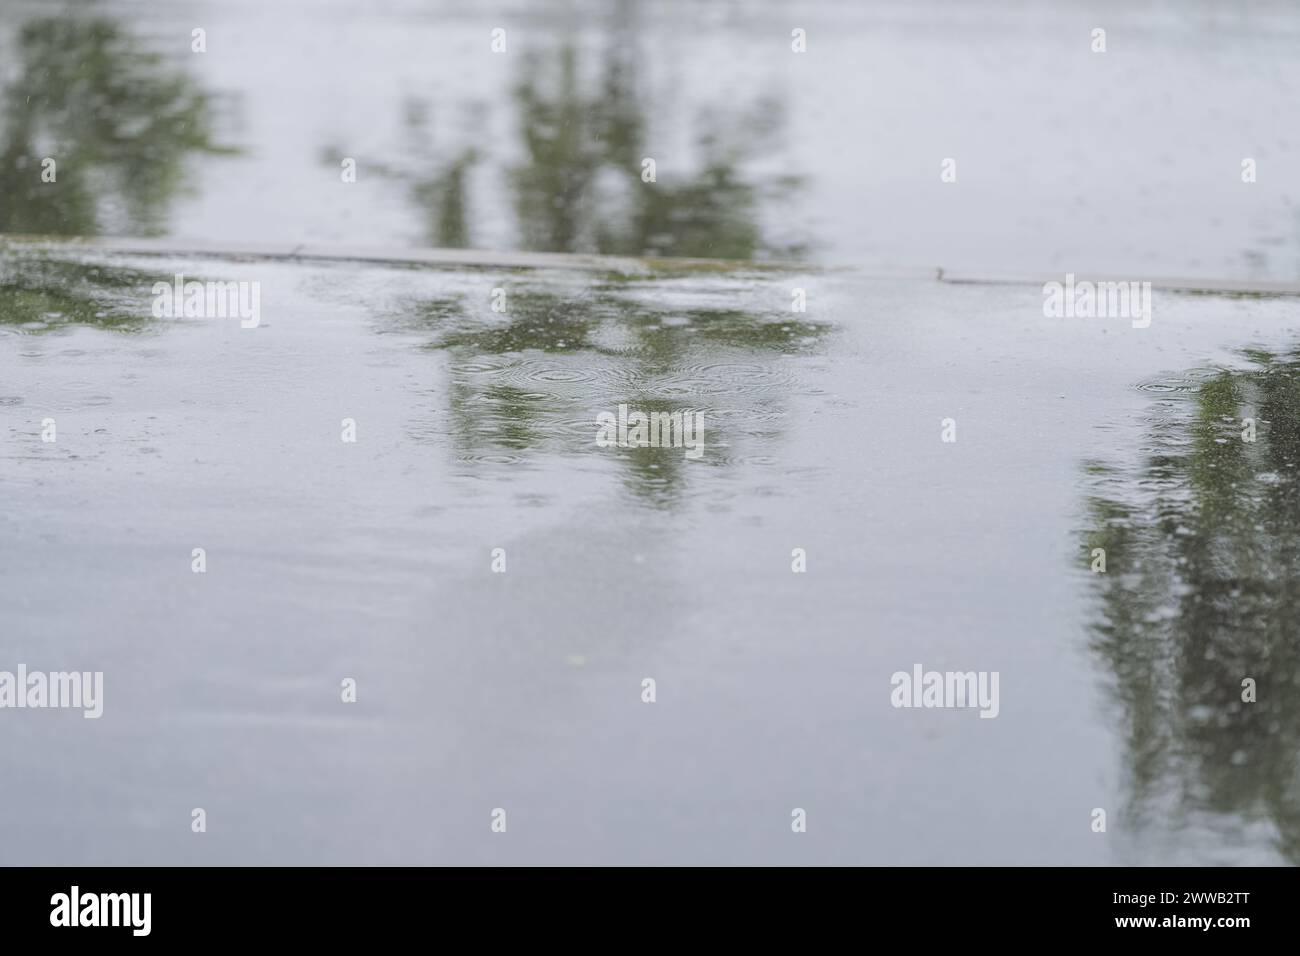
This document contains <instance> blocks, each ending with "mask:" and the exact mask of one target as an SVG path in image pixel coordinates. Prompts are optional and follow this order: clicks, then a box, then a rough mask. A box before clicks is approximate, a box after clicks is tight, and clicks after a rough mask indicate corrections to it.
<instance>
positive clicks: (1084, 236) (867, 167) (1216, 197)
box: [0, 0, 1300, 280]
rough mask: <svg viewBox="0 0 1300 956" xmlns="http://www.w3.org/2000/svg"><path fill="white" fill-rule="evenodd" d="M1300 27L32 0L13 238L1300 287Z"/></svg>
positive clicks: (0, 195) (1232, 19)
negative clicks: (1103, 43) (42, 167)
mask: <svg viewBox="0 0 1300 956" xmlns="http://www.w3.org/2000/svg"><path fill="white" fill-rule="evenodd" d="M195 27H202V28H203V29H205V30H206V31H207V52H206V53H201V54H200V53H193V52H191V49H190V45H191V40H190V33H191V30H192V29H193V28H195ZM498 27H500V28H504V29H505V30H506V51H505V52H504V53H493V52H492V50H491V46H490V39H491V31H492V30H493V29H494V28H498ZM796 27H799V28H802V29H805V30H806V31H807V36H808V50H807V52H806V53H803V54H796V53H793V52H792V51H791V39H790V34H791V30H792V29H794V28H796ZM1095 27H1102V28H1104V29H1105V30H1106V31H1107V50H1106V52H1105V53H1104V54H1097V53H1093V52H1092V50H1091V43H1092V39H1091V31H1092V30H1093V29H1094V28H1095ZM1298 40H1300V9H1297V8H1296V7H1295V5H1294V4H1291V3H1286V2H1274V3H1261V2H1251V3H1235V4H1225V3H1211V2H1195V0H1193V2H1183V0H1178V2H1173V0H1170V2H1152V3H1142V4H1134V3H1129V2H1119V0H1114V2H1101V3H1090V4H1075V3H1066V2H1046V3H1042V2H1040V3H1030V2H1007V0H997V2H988V3H980V4H969V3H963V2H957V0H909V2H880V3H839V2H834V3H830V2H812V3H798V4H795V3H786V2H775V0H758V2H746V3H738V2H729V0H712V2H710V0H699V2H687V0H670V2H645V3H633V2H630V0H619V2H608V3H605V2H589V3H581V2H561V0H536V2H526V3H525V2H515V3H475V4H464V3H461V2H456V0H449V2H440V0H374V2H367V3H353V2H350V0H346V2H345V0H276V2H264V0H222V2H189V0H179V2H173V0H168V2H154V0H101V2H80V3H60V4H53V5H52V4H50V3H48V2H36V0H3V2H0V85H3V95H0V119H2V120H3V125H2V126H0V129H2V130H3V133H2V135H3V151H2V152H0V184H3V188H0V231H9V232H21V231H25V232H32V231H41V232H58V233H82V234H85V233H92V232H104V233H114V234H123V233H150V234H155V233H156V234H168V235H177V236H187V237H192V238H206V239H233V240H245V241H247V240H251V239H286V240H290V241H302V240H308V239H330V240H345V241H354V242H394V241H396V242H402V243H413V244H421V245H437V246H453V247H464V246H470V247H477V248H486V249H518V248H528V249H543V250H555V251H602V252H618V253H641V252H646V253H658V254H666V255H687V256H718V257H732V258H746V259H748V258H807V259H809V260H812V261H818V262H830V263H851V264H865V265H887V266H888V265H893V266H925V267H934V266H937V265H941V266H944V267H947V268H949V269H970V270H983V271H1003V272H1006V271H1015V272H1029V273H1036V272H1053V273H1055V272H1065V271H1074V272H1087V271H1090V270H1093V271H1096V270H1101V271H1107V270H1109V271H1120V272H1125V273H1133V274H1141V275H1144V276H1151V275H1154V276H1160V275H1179V276H1185V275H1192V276H1213V277H1228V278H1257V279H1258V278H1272V279H1288V280H1291V279H1296V278H1300V209H1298V208H1297V205H1296V198H1297V197H1296V192H1295V185H1294V175H1293V171H1294V170H1295V169H1296V168H1297V166H1300V137H1297V135H1296V133H1295V130H1296V129H1298V128H1300V62H1297V60H1296V58H1295V56H1294V55H1293V53H1294V50H1295V47H1296V43H1297V41H1298ZM59 154H62V155H63V156H64V157H65V162H64V163H63V165H62V167H61V174H60V179H59V183H58V186H57V189H58V193H59V201H58V202H57V203H51V202H49V201H48V198H47V199H46V200H45V201H42V202H40V203H36V202H34V201H33V200H34V193H33V190H35V189H37V188H38V187H41V186H43V185H47V184H41V183H40V182H39V180H38V179H36V178H34V177H33V175H32V174H31V170H32V169H33V168H36V167H35V166H34V165H33V164H38V163H39V159H40V158H41V157H44V156H46V155H55V156H57V155H59ZM344 157H352V158H354V159H355V160H356V161H357V170H358V177H357V182H356V183H353V184H347V185H345V184H343V183H342V182H341V181H340V163H341V161H342V159H343V158H344ZM645 157H651V158H654V159H655V160H656V164H657V174H658V183H657V186H656V188H655V189H646V188H643V184H642V183H641V181H640V178H639V176H640V171H641V160H642V159H643V158H645ZM1247 157H1249V158H1253V159H1254V160H1255V161H1256V163H1257V168H1258V180H1257V182H1255V183H1253V184H1245V183H1243V182H1242V181H1241V162H1242V159H1243V158H1247ZM946 158H953V159H955V160H956V161H957V171H958V179H957V182H956V183H943V182H941V181H940V175H939V173H940V164H941V162H942V161H943V160H944V159H946ZM49 191H50V190H48V189H46V190H45V192H46V193H48V192H49Z"/></svg>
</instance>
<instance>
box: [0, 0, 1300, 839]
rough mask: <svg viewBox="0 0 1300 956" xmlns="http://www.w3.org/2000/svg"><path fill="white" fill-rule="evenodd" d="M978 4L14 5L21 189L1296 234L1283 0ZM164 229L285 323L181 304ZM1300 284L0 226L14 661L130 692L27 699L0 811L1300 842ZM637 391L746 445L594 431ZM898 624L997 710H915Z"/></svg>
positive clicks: (946, 247) (501, 209)
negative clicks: (692, 449)
mask: <svg viewBox="0 0 1300 956" xmlns="http://www.w3.org/2000/svg"><path fill="white" fill-rule="evenodd" d="M974 6H975V5H967V4H958V3H916V4H911V3H909V4H903V3H897V4H875V5H861V6H859V5H851V4H843V5H841V4H812V5H798V6H797V7H795V6H794V5H786V4H777V3H769V4H745V5H743V6H741V5H736V4H722V3H698V4H685V3H668V4H635V5H633V4H591V5H577V4H574V5H565V4H540V3H539V4H515V5H504V6H499V7H492V6H484V7H483V8H482V9H479V8H478V7H477V6H475V7H474V8H472V9H469V10H467V9H465V8H464V7H463V5H459V4H438V3H433V2H427V3H417V2H414V0H406V2H383V3H372V4H355V5H354V4H345V3H325V2H322V3H299V2H281V3H245V2H242V0H241V2H231V3H220V4H218V3H208V4H203V3H194V4H187V3H166V4H163V3H155V2H133V3H127V2H105V3H85V4H73V5H69V6H68V7H51V6H50V5H48V4H35V3H27V2H14V0H0V76H2V78H3V91H2V92H0V110H3V114H2V117H0V118H2V120H3V122H2V123H0V136H2V137H3V139H2V140H0V147H2V148H0V229H2V230H4V231H7V232H16V233H56V234H83V235H85V234H107V235H141V234H144V235H164V236H168V235H170V236H178V237H197V238H201V239H232V240H240V241H249V240H257V241H263V240H267V239H279V240H284V241H288V242H299V241H309V240H312V239H324V240H341V241H348V242H356V243H371V242H373V243H391V242H404V243H412V244H419V245H429V244H433V245H440V246H452V247H461V246H464V247H482V248H500V249H519V248H524V249H536V250H549V251H579V252H588V251H598V252H611V253H620V254H638V253H650V254H657V255H687V256H720V257H734V258H740V259H747V258H754V259H775V258H781V259H806V260H807V261H808V262H809V263H851V264H857V265H862V266H876V265H895V266H933V265H936V264H943V265H947V266H949V267H952V268H957V267H964V268H970V269H991V270H1000V271H1018V272H1023V271H1033V270H1047V271H1052V270H1056V271H1059V272H1064V271H1066V270H1067V269H1070V270H1073V271H1084V270H1086V269H1089V268H1096V269H1105V268H1114V269H1117V270H1121V271H1124V272H1129V273H1138V274H1141V273H1142V272H1143V271H1145V270H1150V271H1151V273H1152V274H1161V273H1182V274H1191V275H1208V276H1214V277H1238V278H1276V279H1294V278H1296V274H1297V271H1300V270H1298V269H1297V256H1296V240H1297V228H1296V225H1297V224H1296V213H1295V209H1294V208H1293V206H1292V203H1291V199H1290V194H1289V193H1288V189H1291V188H1293V187H1291V186H1290V185H1289V184H1288V183H1287V181H1286V176H1285V174H1284V173H1283V172H1282V170H1283V169H1288V168H1289V169H1294V168H1295V163H1294V160H1295V159H1296V156H1295V149H1296V143H1295V141H1294V137H1293V135H1292V133H1291V131H1292V130H1294V129H1295V128H1296V124H1295V122H1294V120H1295V118H1296V115H1295V114H1296V110H1297V99H1296V97H1295V96H1294V95H1293V94H1294V93H1295V92H1296V76H1297V70H1298V69H1300V67H1298V66H1297V65H1295V63H1294V58H1293V57H1291V56H1290V51H1291V50H1293V49H1294V45H1295V40H1296V32H1297V14H1296V13H1295V12H1294V10H1293V8H1292V7H1290V6H1287V5H1281V4H1278V5H1263V4H1252V5H1244V6H1232V7H1227V6H1223V7H1220V6H1217V5H1210V4H1198V3H1179V4H1149V5H1143V6H1141V7H1132V6H1131V5H1128V4H1118V3H1117V4H1113V5H1111V4H1101V5H1091V6H1090V7H1089V8H1088V9H1087V10H1086V11H1083V10H1082V9H1081V8H1079V7H1076V6H1075V5H1069V4H1030V3H1024V4H1013V3H991V4H981V5H979V9H978V10H977V9H974ZM69 11H71V12H69ZM1097 25H1101V26H1104V27H1105V28H1106V29H1107V30H1108V43H1109V51H1108V52H1107V53H1106V54H1105V55H1101V56H1098V55H1094V54H1092V53H1091V52H1089V50H1088V40H1089V34H1090V30H1091V28H1092V27H1093V26H1097ZM195 26H202V27H204V28H205V29H207V31H208V52H207V53H206V54H193V53H191V52H190V51H189V42H190V40H189V37H190V33H189V31H190V30H191V29H192V28H193V27H195ZM497 26H504V27H505V28H506V29H507V31H508V33H507V37H508V39H507V44H508V52H507V53H506V54H500V55H498V54H492V53H491V52H490V49H489V37H490V31H491V29H492V28H494V27H497ZM795 26H802V27H804V28H806V29H807V30H808V35H809V52H808V53H807V54H803V55H795V54H792V53H791V52H790V49H789V31H790V29H792V28H793V27H795ZM47 155H55V156H60V157H67V159H66V160H63V159H61V160H60V164H59V179H58V182H57V184H41V183H40V182H39V166H40V160H41V158H43V157H44V156H47ZM645 155H648V156H653V157H655V158H656V160H657V163H658V174H659V182H658V183H657V184H656V188H655V189H653V190H651V189H648V188H644V187H643V184H642V183H641V182H640V179H639V172H640V158H641V157H642V156H645ZM342 156H353V157H355V158H356V159H357V161H358V171H359V175H358V181H357V182H356V183H355V184H343V183H341V182H340V179H339V161H340V158H341V157H342ZM947 156H953V157H955V158H957V159H958V163H959V167H958V168H959V178H958V182H957V183H956V184H943V183H941V182H940V181H939V175H938V174H939V163H940V160H941V159H942V158H944V157H947ZM1243 156H1254V157H1256V158H1257V159H1258V160H1259V168H1260V178H1259V182H1258V183H1256V184H1253V185H1246V184H1243V183H1241V181H1240V160H1241V158H1242V157H1243ZM46 186H49V187H51V188H48V189H46V188H44V187H46ZM177 272H183V273H184V274H185V275H186V276H187V277H190V278H200V279H203V278H210V279H222V280H246V281H257V282H259V283H260V287H261V290H262V312H263V324H262V325H261V326H260V327H259V328H258V329H256V330H254V331H251V332H250V331H249V330H243V329H240V328H239V326H238V323H237V322H235V321H223V320H212V319H176V320H165V319H157V318H155V317H154V316H153V315H152V312H151V302H152V295H151V291H150V290H151V287H152V284H153V283H154V282H155V281H158V280H159V279H166V280H170V278H171V277H172V276H173V275H174V274H175V273H177ZM494 288H504V289H505V290H506V292H507V294H508V300H509V302H510V307H509V309H508V310H507V312H506V313H504V314H498V313H495V312H493V311H492V308H491V302H492V294H491V293H492V290H493V289H494ZM792 288H803V289H805V290H806V291H807V294H808V311H807V312H806V313H792V312H791V289H792ZM1298 341H1300V339H1298V338H1297V322H1296V310H1295V305H1294V300H1292V299H1286V298H1269V297H1260V296H1208V295H1192V294H1177V293H1164V292H1158V293H1157V296H1156V304H1155V307H1154V315H1153V321H1152V324H1151V326H1150V328H1148V329H1144V330H1134V329H1132V328H1131V326H1130V325H1129V323H1128V322H1127V321H1126V320H1117V321H1108V320H1072V321H1062V320H1059V319H1052V320H1049V319H1045V318H1044V314H1043V309H1042V296H1041V294H1040V290H1039V289H1038V288H1037V287H1036V286H1015V285H1007V286H981V285H954V284H949V283H939V282H934V281H930V280H928V279H927V280H921V279H905V278H890V279H883V278H870V277H868V275H867V274H866V272H865V270H856V271H853V270H851V271H817V270H815V269H813V268H812V267H811V265H810V266H807V267H803V266H792V267H789V268H785V269H783V270H761V269H757V268H755V267H752V266H749V265H738V266H736V267H734V268H725V269H723V268H708V269H704V268H694V269H686V268H682V267H681V266H680V265H678V266H672V265H666V264H662V263H661V264H658V265H651V266H647V267H644V268H639V269H634V270H632V271H620V270H619V268H617V267H616V264H614V263H611V264H610V265H609V268H608V270H607V271H594V272H578V271H576V270H571V269H556V270H539V271H532V270H524V269H503V268H491V267H486V268H476V269H469V268H464V269H427V268H402V267H380V266H375V265H363V264H359V263H347V262H339V263H332V264H321V263H314V264H308V263H303V262H268V261H264V260H259V259H256V258H254V257H243V258H236V259H224V260H218V259H205V258H199V257H193V256H184V257H181V256H167V257H148V256H138V255H136V256H124V255H116V256H109V255H106V254H102V253H84V252H78V251H76V250H66V249H65V250H60V249H43V248H38V247H33V246H29V245H25V244H24V245H18V244H14V245H11V246H4V245H3V244H0V669H5V668H9V669H12V668H13V667H16V665H17V664H18V663H20V662H21V663H26V664H27V665H28V666H29V667H30V668H33V669H36V668H45V669H65V668H75V669H78V670H103V671H104V672H105V698H106V699H105V707H104V717H103V718H101V719H100V720H98V721H89V720H83V719H82V718H81V716H80V714H79V713H76V712H51V711H32V710H26V711H11V710H6V711H4V712H3V713H0V720H2V721H3V725H4V733H3V734H0V765H2V766H3V767H4V768H5V772H4V773H3V774H0V861H2V862H13V863H144V862H154V863H185V862H211V863H443V862H449V863H494V862H514V863H581V862H597V863H614V864H626V863H762V862H768V863H801V862H802V863H907V864H928V863H947V864H960V863H1041V864H1062V863H1097V864H1103V863H1128V864H1140V863H1234V864H1236V863H1241V864H1249V863H1283V864H1294V863H1296V862H1298V861H1300V816H1298V815H1297V814H1298V811H1297V806H1300V803H1298V801H1297V793H1298V788H1300V767H1298V765H1297V754H1298V753H1300V694H1297V689H1298V688H1300V655H1297V652H1296V646H1297V645H1296V639H1295V635H1294V622H1295V620H1296V610H1297V608H1300V584H1297V582H1300V567H1298V566H1297V562H1300V547H1297V542H1298V541H1300V509H1297V508H1296V507H1295V505H1296V500H1295V499H1296V495H1297V489H1300V433H1298V432H1297V430H1296V428H1295V427H1293V426H1292V424H1290V423H1291V422H1292V421H1293V420H1294V419H1295V417H1296V416H1295V406H1296V401H1297V395H1298V392H1297V385H1296V383H1297V382H1298V381H1300V357H1298V353H1297V345H1296V343H1297V342H1298ZM623 402H626V403H629V404H631V405H633V406H634V407H638V408H643V409H646V410H650V411H676V410H680V409H686V408H692V409H698V410H701V411H703V413H704V415H705V422H706V433H705V444H706V452H705V455H704V457H703V458H702V459H701V460H700V461H698V462H695V461H689V460H686V459H685V458H684V456H681V455H680V453H677V452H672V450H670V449H644V450H615V449H602V448H599V447H597V446H596V444H595V434H596V428H595V424H594V423H595V416H596V415H597V414H598V413H600V412H602V411H612V410H613V409H614V408H616V407H617V405H618V404H620V403H623ZM950 416H951V417H954V418H955V419H956V420H957V422H958V435H959V441H958V442H957V443H955V444H944V443H942V442H941V441H940V440H939V436H940V429H941V422H942V420H943V419H944V418H947V417H950ZM1246 416H1252V417H1255V418H1256V419H1257V420H1258V422H1259V439H1258V441H1257V442H1255V443H1253V444H1247V443H1243V442H1242V441H1241V440H1240V430H1241V419H1242V418H1243V417H1246ZM46 417H53V418H55V419H56V420H57V422H58V428H59V439H58V441H57V442H56V443H46V442H43V441H41V437H40V432H41V428H42V426H41V422H42V421H43V420H44V419H45V418H46ZM343 418H353V419H355V420H356V422H357V424H358V431H359V439H358V443H357V444H355V445H350V444H345V443H342V442H340V440H339V424H340V421H341V419H343ZM665 452H670V453H665ZM194 547H204V548H206V549H207V551H208V555H209V570H208V572H207V573H206V574H203V575H196V574H192V573H191V571H190V555H191V549H192V548H194ZM494 547H503V548H505V549H506V550H507V553H508V561H509V565H508V567H509V570H508V572H507V573H506V574H493V573H492V572H491V549H492V548H494ZM795 547H800V548H805V549H807V551H808V555H809V558H808V560H809V565H808V566H809V571H808V573H807V574H792V573H791V571H790V553H791V549H792V548H795ZM1097 547H1104V548H1105V549H1106V550H1107V553H1108V571H1107V574H1105V575H1099V574H1093V573H1091V571H1090V570H1089V568H1090V564H1091V561H1092V557H1091V555H1092V549H1094V548H1097ZM913 662H921V663H923V664H924V666H926V667H927V668H935V669H949V668H951V669H955V670H997V671H999V672H1000V674H1001V712H1000V715H999V717H998V719H996V720H980V719H978V718H977V717H976V715H975V714H973V713H971V712H969V711H958V712H953V711H900V710H895V709H893V708H892V707H890V705H889V703H888V701H889V677H890V675H891V674H892V673H893V672H894V671H895V670H900V669H903V670H906V669H908V668H910V667H911V665H912V664H913ZM344 676H351V677H355V678H356V679H357V680H358V688H359V689H358V702H357V703H356V704H355V705H344V704H342V703H341V702H340V701H339V681H340V679H341V678H342V677H344ZM1246 676H1249V677H1252V678H1253V679H1255V680H1257V682H1258V686H1259V696H1258V700H1257V702H1256V703H1254V704H1244V703H1243V702H1242V701H1241V699H1240V681H1241V679H1242V678H1243V677H1246ZM645 677H654V678H655V679H656V680H657V681H658V702H657V703H656V704H654V705H653V706H649V705H645V704H643V703H642V702H641V699H640V690H641V683H640V682H641V680H642V679H643V678H645ZM498 806H500V807H505V808H507V809H508V811H509V813H510V829H509V833H508V834H507V835H506V836H505V837H504V838H503V837H501V836H500V835H496V834H492V833H491V832H490V830H489V816H488V814H489V811H490V809H491V808H493V807H498ZM192 807H204V808H205V809H206V810H207V811H208V814H209V832H208V833H207V834H204V835H196V834H193V833H191V832H190V829H189V824H190V818H189V812H190V809H191V808H192ZM793 807H804V808H805V809H807V810H808V813H809V830H808V833H806V834H803V835H799V836H796V835H794V834H792V833H791V832H790V828H789V821H790V816H789V814H790V810H791V808H793ZM1095 807H1101V808H1104V809H1106V810H1107V811H1108V814H1109V815H1110V826H1109V830H1108V832H1107V833H1105V834H1096V833H1093V832H1092V831H1091V829H1090V824H1091V822H1092V817H1091V811H1092V809H1093V808H1095Z"/></svg>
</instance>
